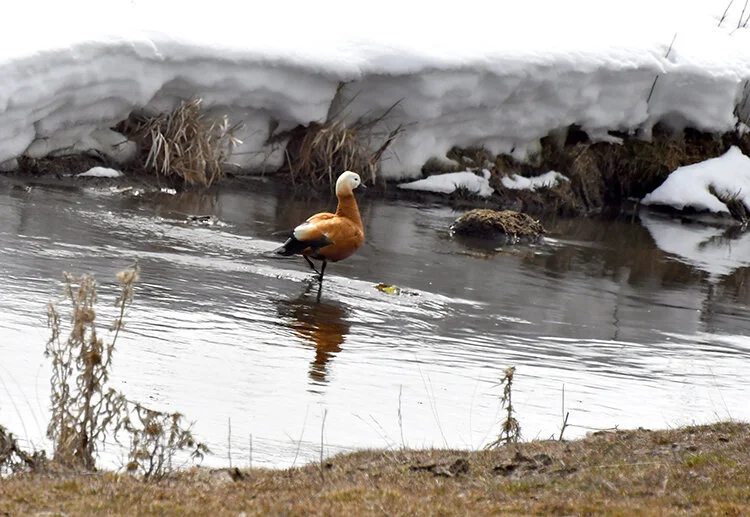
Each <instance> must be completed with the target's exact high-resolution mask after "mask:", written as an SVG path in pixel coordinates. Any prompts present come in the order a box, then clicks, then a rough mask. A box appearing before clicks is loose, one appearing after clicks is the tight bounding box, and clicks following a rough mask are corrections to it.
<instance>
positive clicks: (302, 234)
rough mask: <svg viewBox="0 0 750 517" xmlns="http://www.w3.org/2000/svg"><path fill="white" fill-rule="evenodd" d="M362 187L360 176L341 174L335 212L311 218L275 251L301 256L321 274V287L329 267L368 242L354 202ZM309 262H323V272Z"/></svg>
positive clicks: (337, 181)
mask: <svg viewBox="0 0 750 517" xmlns="http://www.w3.org/2000/svg"><path fill="white" fill-rule="evenodd" d="M360 185H362V180H361V179H360V177H359V174H357V173H356V172H352V171H346V172H344V173H342V174H341V176H339V178H338V180H336V197H337V198H338V207H337V208H336V213H335V214H332V213H330V212H321V213H318V214H315V215H313V216H311V217H310V218H308V219H307V220H306V221H305V222H304V223H302V224H300V225H299V226H297V227H296V228H295V229H294V230H293V231H292V233H291V235H290V236H289V239H287V241H286V242H285V243H284V244H283V245H282V246H281V247H280V248H277V249H276V250H274V251H275V252H276V253H277V254H279V255H284V256H290V255H296V254H299V255H302V256H303V257H304V259H305V260H306V261H307V263H308V264H309V265H310V267H311V268H312V269H313V271H315V272H316V273H317V274H318V280H319V281H320V284H321V285H322V284H323V274H324V273H325V270H326V264H328V262H338V261H339V260H344V259H345V258H347V257H350V256H351V255H352V254H354V252H355V251H357V250H358V249H359V247H360V246H362V243H363V242H365V232H364V230H363V229H362V218H361V217H360V215H359V207H358V206H357V200H356V199H354V189H355V188H357V187H359V186H360ZM362 187H363V188H364V185H362ZM310 259H315V260H320V261H322V262H323V263H322V265H321V268H320V271H318V270H317V268H316V267H315V264H313V262H312V260H310ZM318 295H320V293H318Z"/></svg>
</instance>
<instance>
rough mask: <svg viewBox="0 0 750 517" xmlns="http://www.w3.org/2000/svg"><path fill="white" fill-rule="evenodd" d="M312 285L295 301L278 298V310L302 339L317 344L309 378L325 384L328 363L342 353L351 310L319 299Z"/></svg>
mask: <svg viewBox="0 0 750 517" xmlns="http://www.w3.org/2000/svg"><path fill="white" fill-rule="evenodd" d="M311 291H312V284H310V285H309V286H308V288H307V289H306V290H305V292H304V293H303V294H302V295H301V296H299V297H297V298H294V299H292V300H279V301H278V305H277V307H278V313H279V316H280V317H281V318H282V320H283V322H284V324H285V325H286V326H288V327H289V328H290V329H292V330H293V331H294V333H295V334H296V335H297V336H298V337H299V338H300V339H302V341H303V342H304V343H305V344H307V345H310V346H313V347H315V359H314V360H313V362H312V364H311V365H310V378H311V379H312V380H313V381H314V382H316V383H319V384H325V383H326V381H327V379H326V376H327V373H328V362H329V361H330V360H331V359H332V358H333V356H334V355H336V354H337V353H339V352H341V345H342V344H343V343H344V339H345V337H346V335H347V334H348V333H349V323H348V322H347V321H346V318H347V316H348V312H349V311H348V310H347V309H346V307H345V306H343V305H341V304H339V303H336V302H333V301H324V302H319V301H317V300H316V297H315V296H310V292H311Z"/></svg>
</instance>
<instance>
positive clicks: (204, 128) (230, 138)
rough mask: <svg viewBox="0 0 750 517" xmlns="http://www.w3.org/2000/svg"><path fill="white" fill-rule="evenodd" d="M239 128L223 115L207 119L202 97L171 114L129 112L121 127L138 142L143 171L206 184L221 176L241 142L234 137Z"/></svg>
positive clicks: (185, 182)
mask: <svg viewBox="0 0 750 517" xmlns="http://www.w3.org/2000/svg"><path fill="white" fill-rule="evenodd" d="M240 127H241V124H236V125H231V124H230V122H229V119H228V118H227V117H226V116H224V117H222V118H220V119H218V120H216V119H207V118H206V117H205V115H204V113H203V110H202V107H201V99H191V100H188V101H183V102H182V103H181V104H180V105H179V106H178V107H177V108H176V109H175V110H174V111H172V112H170V113H160V114H158V115H155V116H153V117H143V116H136V115H132V116H131V118H130V119H129V120H128V121H126V122H125V123H123V125H122V127H121V129H122V131H123V132H124V133H125V134H127V135H128V136H129V137H131V138H133V139H134V140H136V141H137V142H138V143H139V145H140V149H141V153H140V160H139V161H140V163H142V165H143V167H144V168H145V169H146V170H151V171H154V172H155V173H156V174H157V175H161V176H164V177H167V178H177V179H179V181H181V182H182V183H184V184H185V185H200V186H204V187H209V186H211V185H212V184H213V183H214V182H216V181H218V180H220V179H221V178H223V177H224V169H223V166H224V163H225V162H226V161H227V159H228V158H229V156H230V155H231V154H232V150H233V149H234V147H235V146H236V145H237V144H240V143H242V142H241V141H240V140H238V139H237V138H236V137H235V136H234V135H235V133H236V132H237V130H238V129H240Z"/></svg>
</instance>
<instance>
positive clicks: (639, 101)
mask: <svg viewBox="0 0 750 517" xmlns="http://www.w3.org/2000/svg"><path fill="white" fill-rule="evenodd" d="M726 3H727V2H716V1H712V0H693V1H688V2H685V1H680V0H662V1H660V2H647V1H646V0H633V1H632V2H627V3H621V4H612V3H605V2H595V1H592V0H577V1H571V2H565V3H564V5H562V4H561V3H560V2H553V1H551V0H546V1H545V0H536V1H534V0H531V1H529V2H518V3H515V4H518V5H515V4H513V3H511V4H509V3H507V2H484V1H480V0H467V1H465V2H462V4H461V5H460V6H454V7H453V8H435V7H434V5H432V4H425V3H422V2H413V3H409V2H407V3H404V2H396V1H394V0H383V2H381V3H379V4H378V5H377V7H375V6H373V5H372V4H357V5H353V4H351V3H344V2H340V1H332V0H327V1H326V0H324V1H322V2H317V3H310V2H292V3H291V4H290V3H276V4H273V3H272V4H268V5H264V4H258V3H252V2H251V3H248V2H240V1H239V0H223V1H222V0H217V2H214V3H213V4H212V5H211V6H210V8H207V9H186V8H184V6H183V5H182V4H179V3H177V2H176V1H175V0H151V1H148V2H147V1H145V0H110V1H108V2H104V3H101V2H95V1H93V0H70V1H68V2H65V3H55V2H49V1H45V0H28V1H26V2H13V3H11V4H10V5H8V6H5V8H4V9H5V10H4V17H5V19H6V20H10V21H11V22H10V23H8V24H6V25H7V26H6V28H5V30H3V31H2V33H0V49H2V50H0V77H2V78H3V81H2V82H1V83H0V164H1V163H3V162H6V161H7V160H12V159H14V158H17V157H18V156H20V155H21V154H23V153H25V152H27V153H29V154H30V155H32V156H35V157H41V156H46V155H49V154H50V153H55V152H67V151H68V150H75V151H80V150H81V149H84V150H85V148H87V147H91V146H93V147H97V146H100V147H101V146H105V147H106V145H109V144H107V142H105V143H102V142H101V141H100V138H99V136H100V135H101V134H96V131H101V130H104V129H107V128H110V127H112V126H113V125H115V124H116V123H117V122H119V121H121V120H123V119H125V118H127V116H128V115H129V114H130V113H131V112H132V111H133V110H144V111H146V112H156V111H162V110H170V109H173V108H175V107H176V106H177V105H178V104H179V102H180V101H181V100H185V99H188V98H191V97H200V98H202V99H203V106H204V107H205V108H207V110H208V112H209V114H214V115H224V114H228V115H229V117H230V119H231V120H232V121H233V122H240V121H241V122H244V124H245V128H244V130H243V131H242V132H241V133H239V134H237V135H236V136H237V137H238V138H240V139H241V140H243V142H244V143H243V144H242V145H241V146H240V147H239V148H238V149H237V150H236V152H235V154H234V156H233V159H234V161H235V162H236V163H237V165H239V166H241V167H243V168H248V169H251V170H272V169H275V168H277V167H278V166H279V165H281V164H282V163H283V160H284V153H283V148H284V141H283V139H282V140H281V141H280V142H277V143H275V144H268V143H267V142H268V138H269V136H270V135H271V130H273V131H274V132H275V134H278V132H281V131H284V130H288V129H291V128H293V127H295V126H296V125H298V124H302V125H307V124H309V123H310V122H318V123H322V122H325V121H326V120H328V119H329V118H330V117H331V116H337V117H339V118H340V119H343V120H345V121H348V122H354V121H356V120H360V119H362V118H365V119H367V118H372V117H377V116H378V115H381V114H382V113H384V112H385V110H387V109H388V108H389V107H391V106H393V105H394V103H398V104H397V106H396V107H395V108H394V109H393V110H392V111H391V112H390V114H389V116H388V117H387V118H386V119H385V120H384V121H383V122H382V123H381V124H380V125H379V126H378V127H377V128H376V131H387V130H388V129H392V128H394V127H396V126H397V125H399V124H403V125H404V127H405V128H406V131H405V132H404V133H403V134H402V135H401V136H400V137H399V138H398V139H397V140H396V141H395V142H394V144H393V146H392V147H391V148H390V149H389V151H388V153H387V155H386V157H385V158H386V159H385V161H384V162H383V164H382V165H383V174H384V176H385V177H386V178H415V177H418V176H419V175H420V170H421V167H422V165H423V164H424V163H425V162H426V161H427V160H428V159H429V158H431V157H434V156H437V157H444V156H445V154H446V153H447V152H448V151H449V150H450V148H451V147H453V146H459V147H484V148H486V149H487V150H489V151H490V152H492V153H496V154H497V153H508V154H511V155H512V156H514V157H516V158H518V159H525V158H526V157H528V156H529V155H531V154H533V153H535V152H536V151H537V150H538V149H539V139H540V138H541V137H544V136H546V135H547V134H549V133H550V132H551V131H556V130H560V129H561V128H567V127H568V126H570V125H571V124H576V125H578V126H580V127H581V128H582V129H583V130H584V131H586V132H587V133H588V134H589V135H590V136H592V137H593V138H594V139H602V140H609V139H611V136H610V135H609V131H612V130H617V131H625V132H635V131H638V132H639V133H640V134H641V135H643V136H645V137H648V135H649V134H650V131H651V128H652V127H653V125H654V124H655V123H656V122H658V121H665V122H667V123H668V124H670V125H671V126H673V127H674V128H676V129H679V128H681V127H684V126H691V127H694V128H696V129H699V130H704V131H713V132H719V131H727V130H731V129H733V128H734V127H735V125H736V123H737V118H736V116H735V114H734V110H735V107H736V106H737V105H738V104H739V103H741V100H742V99H743V92H744V91H745V89H746V83H745V81H746V80H747V79H750V31H748V30H744V29H740V30H734V31H733V30H732V28H733V27H732V26H733V23H732V21H733V20H734V21H735V23H736V18H737V17H738V16H739V9H740V7H741V6H734V7H733V6H731V5H730V12H729V13H728V14H727V20H726V21H725V22H724V23H723V25H722V26H720V27H719V26H718V25H719V24H718V18H719V17H720V16H721V15H722V13H723V12H724V10H725V8H726ZM735 3H737V4H741V3H742V2H735ZM393 13H398V16H394V14H393ZM480 16H481V19H486V20H493V29H492V30H491V31H484V32H483V31H481V30H480V31H477V32H476V33H473V34H472V35H471V37H465V36H462V35H460V34H459V33H460V31H461V30H463V28H465V27H470V26H475V25H476V20H477V17H480ZM13 20H15V21H16V22H13ZM21 20H34V24H35V26H34V30H33V31H31V30H29V29H28V25H27V24H24V23H18V21H21ZM363 21H366V23H363ZM675 35H676V36H675ZM673 40H674V41H673ZM672 43H673V45H672V48H671V50H669V51H668V48H669V47H670V44H672ZM657 77H658V78H659V79H658V81H657V82H656V85H655V86H654V80H655V79H656V78H657ZM342 84H343V87H342V88H339V86H340V85H342ZM652 90H653V91H652ZM649 96H650V98H649ZM741 111H742V110H741ZM748 111H750V106H747V105H746V107H745V108H744V111H743V112H742V113H741V115H743V116H746V115H748V113H747V112H748ZM105 140H106V139H105ZM380 143H381V142H380V141H378V139H377V138H374V139H373V145H374V146H378V145H380Z"/></svg>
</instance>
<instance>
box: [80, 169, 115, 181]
mask: <svg viewBox="0 0 750 517" xmlns="http://www.w3.org/2000/svg"><path fill="white" fill-rule="evenodd" d="M121 176H123V174H122V172H120V171H118V170H116V169H110V168H108V167H92V168H90V169H89V170H87V171H86V172H82V173H80V174H76V178H119V177H121Z"/></svg>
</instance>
